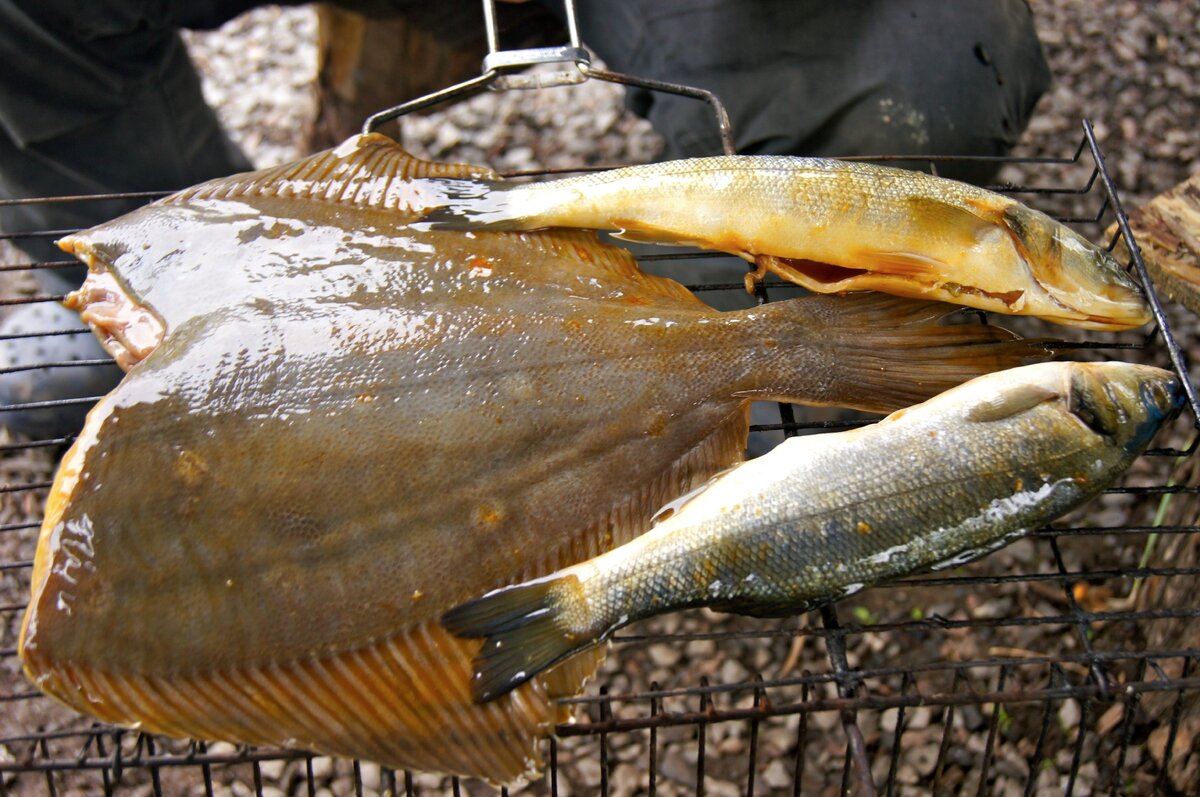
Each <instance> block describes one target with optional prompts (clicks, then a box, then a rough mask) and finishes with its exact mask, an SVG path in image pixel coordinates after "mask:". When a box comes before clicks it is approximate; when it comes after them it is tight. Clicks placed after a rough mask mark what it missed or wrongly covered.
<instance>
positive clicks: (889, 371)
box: [757, 293, 1055, 412]
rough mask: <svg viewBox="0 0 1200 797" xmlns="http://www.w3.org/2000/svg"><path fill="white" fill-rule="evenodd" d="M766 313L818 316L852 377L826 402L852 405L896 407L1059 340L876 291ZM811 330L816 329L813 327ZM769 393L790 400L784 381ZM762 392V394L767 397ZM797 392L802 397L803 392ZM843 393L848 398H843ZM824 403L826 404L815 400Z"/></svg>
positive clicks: (1043, 354)
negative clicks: (963, 319) (952, 319)
mask: <svg viewBox="0 0 1200 797" xmlns="http://www.w3.org/2000/svg"><path fill="white" fill-rule="evenodd" d="M767 307H768V308H771V309H770V310H767V309H766V308H762V309H761V310H760V312H764V311H765V312H772V313H780V314H784V313H792V314H794V315H796V316H798V317H800V318H806V319H807V321H806V322H805V323H806V324H807V325H808V328H811V325H812V324H813V322H814V321H815V322H816V323H818V324H819V325H820V328H821V329H822V330H823V333H822V334H823V335H825V336H826V339H827V340H829V341H830V344H831V346H832V350H833V354H832V356H833V357H836V358H837V360H838V365H839V371H840V372H841V373H844V374H846V383H845V384H839V385H836V386H831V399H830V400H829V401H828V402H826V403H829V404H838V405H840V406H852V405H850V404H849V403H848V402H846V401H845V400H844V398H845V397H846V396H855V397H857V398H858V403H857V404H856V405H853V406H852V408H853V409H860V410H865V411H867V412H892V411H894V410H897V409H901V408H903V407H907V406H911V405H913V404H917V403H919V402H921V401H924V400H926V399H928V398H931V397H933V396H935V395H937V394H938V393H941V392H943V391H945V390H948V389H949V388H951V387H954V386H955V385H958V384H961V383H962V382H966V381H968V380H970V379H973V378H975V377H976V376H980V375H982V374H986V373H991V372H992V371H999V370H1003V369H1005V368H1014V367H1016V366H1019V365H1027V364H1030V363H1034V362H1040V361H1043V360H1047V359H1049V358H1050V357H1051V356H1053V354H1054V353H1055V344H1054V343H1053V342H1050V341H1046V340H1043V339H1022V338H1020V337H1018V336H1017V335H1016V334H1014V333H1012V332H1009V331H1008V330H1006V329H1004V328H1002V327H998V326H995V325H992V324H974V323H965V324H946V323H941V322H942V319H943V318H945V317H946V316H948V315H950V314H951V313H953V312H955V311H956V310H957V309H958V308H956V307H954V306H953V305H949V304H945V303H942V302H926V301H917V300H913V299H903V298H899V297H894V296H887V295H884V294H877V293H860V294H850V295H847V296H841V297H837V296H809V297H805V298H802V299H793V300H790V301H788V302H778V303H773V304H771V305H768V306H767ZM809 334H811V333H809ZM774 388H775V389H774V390H771V389H768V391H766V392H769V393H770V395H769V396H768V397H769V398H774V399H776V400H780V401H788V400H789V398H788V396H787V393H786V391H784V392H780V391H779V390H778V388H779V385H776V386H774ZM762 392H763V391H759V393H758V396H757V397H760V398H761V397H763V396H762ZM796 395H801V394H800V391H799V390H796ZM838 399H841V400H838ZM813 403H821V402H813Z"/></svg>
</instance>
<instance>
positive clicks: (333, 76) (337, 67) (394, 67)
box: [306, 0, 567, 152]
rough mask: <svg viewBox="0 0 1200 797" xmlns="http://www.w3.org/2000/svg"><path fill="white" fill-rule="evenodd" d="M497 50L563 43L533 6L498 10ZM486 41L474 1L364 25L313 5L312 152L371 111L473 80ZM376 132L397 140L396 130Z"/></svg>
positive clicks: (352, 129)
mask: <svg viewBox="0 0 1200 797" xmlns="http://www.w3.org/2000/svg"><path fill="white" fill-rule="evenodd" d="M497 23H498V26H499V29H500V33H501V46H502V47H505V48H514V49H515V48H520V47H538V46H544V45H548V44H563V43H565V42H566V40H567V34H566V31H565V29H563V28H562V26H561V25H560V23H559V22H558V20H557V19H556V18H554V17H553V16H552V15H551V14H550V13H549V12H547V11H546V10H544V9H543V8H542V7H541V6H540V5H539V4H537V3H521V4H517V5H513V4H509V3H501V4H499V5H498V7H497ZM486 53H487V41H486V38H485V36H484V29H483V12H482V10H481V9H480V6H479V3H478V0H441V1H440V2H437V3H414V4H411V6H407V7H405V8H404V11H403V14H402V15H400V16H390V17H381V18H375V17H371V18H368V17H366V16H363V15H361V14H358V13H355V12H353V11H347V10H346V9H344V8H340V7H338V6H335V5H332V4H328V3H321V4H318V6H317V79H316V81H315V83H314V91H315V92H316V106H317V112H316V117H315V119H314V120H313V122H312V125H311V127H310V128H309V130H308V131H307V135H306V145H307V147H308V149H309V151H311V152H315V151H317V150H320V149H325V148H327V147H332V146H336V145H337V144H339V143H341V142H342V141H344V140H345V139H346V138H348V137H349V136H351V135H353V134H354V133H356V132H358V130H359V128H360V127H361V126H362V123H363V121H364V120H365V119H366V118H367V117H368V116H370V115H371V114H373V113H375V112H376V111H380V110H383V109H385V108H390V107H392V106H394V105H399V104H400V103H402V102H406V101H408V100H411V99H415V98H417V97H420V96H423V95H425V94H429V93H431V92H433V91H437V90H439V89H443V88H445V87H447V86H450V85H453V84H455V83H458V82H460V81H463V80H466V79H467V78H469V77H473V76H475V75H478V74H479V72H480V65H481V63H482V61H483V56H484V55H485V54H486ZM380 132H382V133H385V134H387V135H390V136H392V137H394V138H396V139H397V140H400V131H399V126H398V125H397V124H395V123H390V124H389V125H387V126H386V127H385V128H383V129H381V130H380Z"/></svg>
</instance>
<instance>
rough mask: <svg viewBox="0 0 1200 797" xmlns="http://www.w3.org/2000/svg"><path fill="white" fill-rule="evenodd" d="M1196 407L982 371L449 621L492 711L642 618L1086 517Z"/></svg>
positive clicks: (1156, 385)
mask: <svg viewBox="0 0 1200 797" xmlns="http://www.w3.org/2000/svg"><path fill="white" fill-rule="evenodd" d="M1182 401H1183V390H1182V388H1181V386H1180V383H1179V380H1178V379H1177V378H1176V377H1175V375H1174V374H1172V373H1171V372H1169V371H1164V370H1162V369H1159V368H1151V367H1148V366H1142V365H1130V364H1126V363H1103V364H1098V363H1043V364H1040V365H1031V366H1027V367H1025V368H1017V369H1013V370H1010V371H1005V372H1002V373H998V374H991V375H989V376H984V377H980V378H979V379H975V380H973V381H971V382H969V383H967V384H965V385H962V386H961V387H958V388H955V389H953V390H951V391H949V392H947V393H945V394H943V395H941V396H937V397H936V398H933V399H931V400H929V401H927V402H925V403H924V404H922V405H920V406H917V407H913V408H910V409H907V410H900V411H899V412H896V413H894V414H892V415H891V416H889V417H888V418H886V419H885V420H883V421H881V422H880V423H878V424H876V425H874V426H870V427H866V428H864V429H859V430H855V431H850V432H842V433H840V434H827V435H817V436H812V437H798V438H792V439H790V440H787V441H785V442H784V443H783V444H781V445H780V446H778V447H777V448H776V449H775V450H773V451H771V452H770V453H768V454H766V455H765V456H762V457H760V458H758V459H756V460H753V461H751V462H748V463H746V464H744V465H741V466H740V467H738V468H735V469H734V470H732V471H730V472H729V473H728V474H726V475H724V476H722V477H720V478H718V479H717V480H715V481H714V482H713V483H712V484H711V485H710V486H708V487H706V488H705V489H703V490H702V491H700V492H699V493H698V494H697V495H696V496H695V497H694V498H692V499H691V500H689V501H687V502H686V503H684V504H683V505H682V507H680V508H678V509H677V510H674V514H672V515H670V516H669V517H666V518H665V519H664V520H663V522H662V523H660V524H659V525H658V526H657V527H655V528H654V529H652V530H651V531H649V532H647V533H646V534H644V535H643V536H641V537H639V538H638V539H636V540H634V541H633V542H631V543H628V544H627V545H624V546H622V547H620V548H617V549H615V550H613V551H611V552H609V553H607V554H604V555H603V556H600V557H597V558H596V559H593V560H591V561H588V562H583V563H581V564H578V565H575V566H573V567H570V568H567V569H565V570H562V571H560V572H558V573H555V574H554V575H552V576H550V577H548V578H544V579H540V580H537V581H532V582H530V583H527V584H524V585H519V586H515V587H511V588H508V589H503V590H499V591H497V592H494V593H492V594H490V595H487V596H484V597H483V598H480V599H478V600H476V601H473V602H471V603H467V604H465V605H464V606H461V607H458V608H456V609H454V610H453V611H451V612H449V613H448V614H447V615H446V617H445V618H444V621H445V623H446V626H447V627H448V628H450V629H451V630H452V631H454V632H455V633H457V634H459V635H461V636H464V637H469V638H475V637H485V638H486V639H485V642H484V646H483V649H482V651H481V652H480V655H479V658H478V659H477V663H476V680H475V685H474V688H475V696H476V698H477V699H478V700H481V701H486V700H489V699H491V698H493V697H495V696H497V695H502V694H504V693H505V692H507V691H508V690H509V689H511V688H512V687H513V686H514V685H516V684H519V683H522V682H523V681H524V680H525V679H526V678H530V677H532V676H534V675H536V674H537V673H538V672H540V671H541V670H542V669H543V668H545V667H546V666H547V665H549V664H552V663H554V662H556V661H559V660H561V659H563V658H564V657H566V656H569V655H570V654H572V653H574V652H577V651H579V650H583V649H586V648H588V647H590V646H591V645H594V644H595V643H597V642H599V641H601V640H603V639H605V638H607V637H608V636H609V635H610V634H611V633H612V632H613V631H614V630H616V629H617V628H619V627H621V626H622V625H625V624H626V623H628V622H633V621H634V620H639V619H642V618H645V617H650V616H653V615H656V614H661V613H663V612H668V611H674V610H677V609H684V608H689V607H695V606H709V607H712V608H714V609H717V610H720V611H730V612H738V613H741V614H750V615H758V616H776V615H783V614H794V613H798V612H802V611H806V610H808V609H811V608H814V607H816V606H819V605H821V604H823V603H828V602H830V601H832V600H836V599H838V598H841V597H843V596H845V595H849V594H852V593H854V592H857V591H858V590H861V589H863V588H864V587H866V586H869V585H872V584H876V583H879V582H880V581H884V580H887V579H891V578H896V577H898V576H903V575H906V574H909V573H914V572H918V571H921V570H927V569H929V568H942V567H949V566H952V565H955V564H958V563H961V562H964V561H968V560H970V559H973V558H975V557H978V556H980V555H982V554H984V553H986V552H988V551H990V550H993V549H995V548H998V547H1000V546H1002V545H1005V544H1007V543H1008V542H1010V541H1011V540H1013V539H1014V537H1015V536H1017V535H1020V534H1022V533H1024V532H1025V531H1028V530H1032V529H1035V528H1037V527H1039V526H1041V525H1043V524H1045V523H1047V522H1048V521H1050V520H1052V519H1054V518H1055V517H1058V516H1059V515H1061V514H1063V513H1065V512H1067V511H1069V510H1071V509H1074V508H1075V507H1077V506H1079V505H1080V504H1082V503H1083V502H1084V501H1086V500H1088V499H1089V498H1091V497H1092V496H1094V495H1096V494H1097V493H1099V492H1100V491H1101V490H1103V489H1104V488H1105V487H1107V486H1108V485H1109V484H1111V483H1112V481H1113V480H1114V479H1116V478H1117V477H1118V476H1120V475H1121V473H1123V472H1124V471H1125V469H1126V468H1128V467H1129V465H1130V463H1131V462H1132V461H1133V460H1134V458H1135V457H1137V456H1138V455H1139V454H1140V453H1141V452H1142V451H1143V450H1144V449H1145V447H1146V445H1147V444H1148V443H1149V442H1150V439H1151V438H1152V437H1153V436H1154V434H1155V433H1156V432H1157V431H1158V429H1159V427H1160V425H1161V424H1162V423H1163V421H1164V420H1165V419H1166V418H1168V417H1171V416H1172V415H1174V413H1175V412H1176V411H1177V410H1178V408H1179V407H1180V406H1181V404H1182Z"/></svg>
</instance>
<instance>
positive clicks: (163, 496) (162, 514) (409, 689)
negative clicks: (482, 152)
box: [20, 136, 1043, 782]
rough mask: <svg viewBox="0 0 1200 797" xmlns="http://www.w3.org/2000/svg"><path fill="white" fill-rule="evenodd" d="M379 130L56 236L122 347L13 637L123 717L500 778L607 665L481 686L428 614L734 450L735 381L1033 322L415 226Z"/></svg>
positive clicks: (866, 372) (836, 372)
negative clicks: (743, 296)
mask: <svg viewBox="0 0 1200 797" xmlns="http://www.w3.org/2000/svg"><path fill="white" fill-rule="evenodd" d="M470 173H472V170H470V169H468V168H467V167H464V166H452V165H440V164H430V163H425V162H421V161H417V160H414V159H412V158H411V157H409V156H408V155H407V154H405V153H404V152H403V151H402V150H400V148H399V147H397V146H396V145H395V144H394V143H393V142H391V141H390V140H388V139H385V138H383V137H381V136H364V137H362V138H358V139H354V140H351V141H350V142H347V144H345V145H343V146H342V147H340V148H338V149H336V150H332V151H330V152H325V153H321V154H318V155H315V156H313V157H311V158H308V159H306V160H303V161H300V162H298V163H295V164H291V165H288V166H282V167H278V168H275V169H270V170H266V171H263V172H257V173H252V174H246V175H237V176H234V177H230V178H227V179H223V180H217V181H213V182H210V183H206V184H203V185H200V186H197V187H195V188H192V189H189V190H187V191H184V192H181V193H179V194H176V195H174V196H172V197H169V198H167V199H165V200H163V201H161V202H157V203H155V204H153V205H149V206H147V207H145V208H143V209H141V210H138V211H136V212H134V213H131V214H129V215H128V216H125V217H123V218H121V219H118V220H115V221H113V222H110V223H108V224H105V225H101V226H100V227H97V228H95V229H92V230H88V231H86V232H83V233H80V234H79V235H76V236H72V237H71V238H69V239H67V240H66V241H64V242H63V246H64V247H65V248H67V249H69V250H70V251H73V252H75V253H76V254H77V255H79V256H80V257H82V258H84V259H85V260H86V261H87V262H88V263H89V265H90V267H91V276H90V277H89V280H88V283H87V285H86V286H85V287H84V288H83V289H82V290H81V291H80V292H79V293H78V294H77V295H76V296H75V297H74V298H73V300H72V302H73V304H74V305H75V306H76V307H78V308H80V309H81V311H82V315H83V316H84V317H85V318H86V319H87V320H88V321H89V322H90V323H92V324H93V326H95V327H96V328H97V331H98V332H100V334H101V336H102V337H103V338H104V339H105V341H106V343H107V344H108V345H109V347H110V348H111V349H112V350H113V351H114V352H115V353H116V354H117V355H118V356H119V357H120V359H121V361H122V362H123V363H124V364H125V365H126V366H127V367H128V368H129V373H128V374H127V375H126V377H125V380H124V381H123V382H122V383H121V384H120V386H118V387H117V388H116V389H115V390H114V391H113V392H112V393H111V394H109V395H108V396H106V397H105V398H104V399H103V400H102V401H100V402H99V403H98V404H97V405H96V408H95V409H94V410H92V412H91V414H90V416H89V417H88V421H87V424H86V426H85V428H84V430H83V432H82V433H81V435H80V437H79V439H78V440H77V442H76V443H75V444H74V446H73V447H72V448H71V450H70V452H69V453H68V454H67V455H66V457H65V458H64V460H63V463H62V465H61V467H60V468H59V471H58V474H57V477H56V479H55V483H54V486H53V489H52V491H51V495H50V500H49V503H48V506H47V511H46V517H45V521H44V523H43V526H42V530H41V536H40V538H39V541H38V550H37V557H36V562H35V567H34V573H33V596H32V601H31V603H30V607H29V610H28V612H27V613H26V616H25V622H24V627H23V632H22V636H21V639H20V652H21V657H22V659H23V662H24V665H25V670H26V672H27V673H28V675H29V677H30V678H31V679H32V680H33V681H34V683H36V684H37V685H38V687H39V688H41V689H42V690H44V691H46V692H48V693H49V694H51V695H53V696H55V697H56V698H58V699H59V700H61V701H63V702H64V703H67V704H68V705H70V706H72V707H74V708H76V709H78V710H80V711H83V712H86V713H88V714H92V715H95V716H97V717H99V718H101V719H102V720H105V721H107V722H113V723H119V724H122V725H134V726H137V727H140V728H142V729H144V730H148V731H156V732H162V733H166V734H170V735H175V736H194V737H198V738H206V739H220V740H225V741H232V742H249V743H255V744H271V745H287V746H291V747H300V748H304V749H307V750H313V751H320V752H325V753H336V754H342V755H347V756H355V757H361V758H366V759H370V760H374V761H377V762H380V763H382V764H385V765H388V766H392V767H397V768H399V767H406V768H413V769H423V770H434V771H441V772H452V773H457V774H463V775H473V776H478V777H485V778H488V779H491V780H493V781H497V782H511V781H513V780H514V779H516V778H519V777H520V776H522V775H531V774H532V773H534V772H535V771H536V770H537V767H538V765H539V753H538V750H539V739H540V737H541V736H542V735H543V734H544V733H545V732H547V731H548V730H549V729H550V728H551V727H552V726H553V724H554V723H555V722H556V721H557V720H559V719H561V718H560V717H557V716H556V713H555V703H554V700H553V698H555V697H556V696H561V695H564V694H572V693H573V692H574V691H575V690H577V689H578V688H579V686H580V680H581V678H582V676H583V675H584V674H586V672H588V670H589V666H594V660H591V659H589V658H588V657H584V660H583V661H573V662H571V663H569V664H568V665H567V667H568V670H567V671H566V672H559V673H552V674H549V675H548V677H546V678H542V677H538V678H535V679H532V680H531V681H530V682H529V683H528V684H526V685H525V686H523V687H521V688H519V689H517V690H515V691H513V692H512V693H511V694H510V695H508V696H506V697H505V698H503V699H501V700H497V701H495V702H493V703H491V704H489V705H488V706H477V705H475V704H474V703H473V702H472V699H471V691H470V673H471V667H470V664H471V660H472V658H473V657H474V655H475V654H476V653H477V652H478V649H479V643H478V642H476V641H463V640H459V639H456V638H455V637H453V636H451V635H450V634H449V633H447V632H446V631H445V629H443V628H442V626H441V624H440V622H439V620H438V618H439V617H440V616H441V615H442V613H444V612H445V611H446V610H447V609H449V608H450V607H452V606H454V605H456V604H458V603H461V602H463V601H465V600H467V599H469V598H471V597H473V596H475V595H479V594H481V593H483V592H486V591H488V590H490V589H495V588H497V587H501V586H504V585H505V584H511V583H514V582H517V581H521V580H523V579H527V578H536V577H539V576H544V575H546V574H548V573H551V572H553V571H555V570H557V569H559V568H562V567H565V566H568V565H572V564H575V563H577V562H580V561H583V560H585V559H588V558H591V557H593V556H596V555H598V554H600V553H602V552H603V551H606V550H608V549H610V548H612V547H613V546H615V545H619V544H621V543H624V542H627V541H629V540H630V539H632V538H633V537H635V536H636V535H638V534H641V533H642V532H644V531H645V530H646V529H647V528H648V527H649V524H650V518H651V516H652V515H653V513H654V511H655V509H656V508H657V507H659V506H661V505H662V504H663V503H665V502H666V501H668V500H670V499H671V498H673V497H675V496H677V495H679V494H680V493H681V492H683V491H686V490H688V489H690V488H692V487H694V486H696V484H698V483H702V482H703V481H704V480H706V479H708V478H709V477H710V476H711V475H712V474H713V473H714V472H716V471H718V470H721V469H723V468H726V467H728V466H729V465H732V464H734V463H736V462H737V461H739V460H740V459H741V456H742V450H743V447H744V445H745V439H746V428H747V427H746V406H747V403H748V402H749V401H750V400H751V399H756V398H780V399H783V400H790V401H806V402H812V403H817V404H843V405H849V406H857V407H862V408H866V409H875V410H885V409H893V408H895V407H896V406H901V405H905V404H908V403H911V402H913V401H916V400H920V399H921V398H924V397H926V396H928V395H930V394H931V393H935V392H937V391H939V390H941V389H943V388H945V387H947V386H949V385H952V384H956V383H958V382H960V381H962V380H964V379H966V378H969V377H970V376H972V375H974V374H976V373H979V372H981V371H987V370H991V369H994V368H1001V367H1005V366H1007V365H1011V364H1014V363H1016V362H1020V361H1022V360H1023V359H1025V358H1027V357H1030V356H1038V355H1040V354H1042V353H1043V352H1042V351H1041V349H1040V347H1037V346H1029V345H1026V344H1024V343H1022V342H1019V341H1013V340H1012V338H1013V336H1012V335H1010V334H1008V333H1005V332H1004V331H1002V330H998V329H996V328H995V327H989V326H981V325H955V326H942V325H940V324H938V323H937V320H938V319H939V318H940V317H941V316H942V315H944V314H945V313H946V312H947V310H948V309H949V308H948V306H946V305H934V304H930V303H925V302H912V301H908V300H901V299H893V298H890V297H879V296H874V297H858V298H857V299H853V300H848V301H843V300H841V299H836V298H832V297H813V298H809V299H800V300H796V301H790V302H780V303H778V304H772V305H768V306H765V307H762V308H759V309H754V310H749V311H745V312H739V313H718V312H716V311H714V310H712V309H710V308H709V307H707V306H706V305H704V304H702V303H701V302H700V301H698V300H697V299H696V298H695V297H694V296H693V295H692V294H691V293H690V292H689V291H687V290H685V289H684V288H683V287H682V286H680V285H678V284H677V283H674V282H672V281H670V280H665V279H659V278H656V277H651V276H647V275H645V274H643V273H642V272H641V271H639V270H638V268H637V266H636V263H635V262H634V260H633V258H632V257H631V256H630V255H629V254H628V253H627V252H625V251H624V250H621V249H619V248H614V247H609V246H602V245H600V244H599V242H598V241H597V240H596V237H595V235H594V234H593V233H582V232H573V233H563V234H546V233H483V234H463V233H454V232H417V231H414V230H411V229H410V228H408V227H407V226H406V223H407V222H408V221H409V220H411V219H413V218H415V216H414V215H413V213H412V212H411V211H410V209H409V208H410V205H411V203H412V202H413V201H414V200H415V199H417V198H419V197H417V193H416V192H417V191H418V189H417V187H416V186H415V184H414V182H413V178H415V177H426V176H429V175H431V174H432V175H437V174H443V175H444V174H449V175H455V176H462V175H464V174H470Z"/></svg>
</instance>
